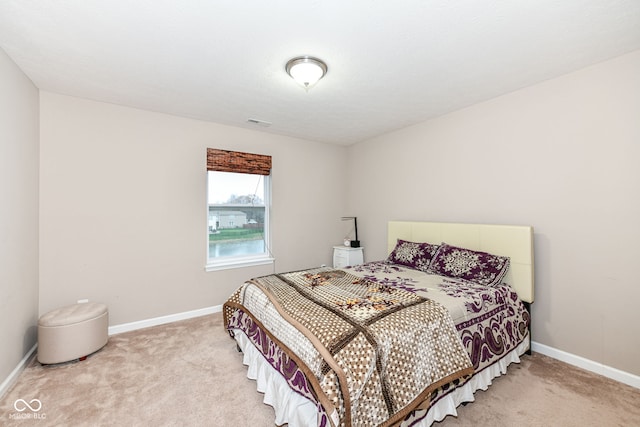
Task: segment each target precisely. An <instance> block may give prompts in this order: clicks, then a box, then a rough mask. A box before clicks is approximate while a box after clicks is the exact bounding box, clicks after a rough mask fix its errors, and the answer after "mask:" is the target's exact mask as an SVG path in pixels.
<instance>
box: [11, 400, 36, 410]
mask: <svg viewBox="0 0 640 427" xmlns="http://www.w3.org/2000/svg"><path fill="white" fill-rule="evenodd" d="M34 402H35V403H36V404H35V405H34ZM19 404H20V405H19ZM31 405H33V406H31ZM13 407H14V408H15V410H16V411H18V412H23V411H26V410H27V408H29V409H31V412H38V411H39V410H40V409H42V402H40V401H39V400H38V399H33V400H31V401H30V402H29V403H27V401H26V400H24V399H18V400H16V401H15V402H13Z"/></svg>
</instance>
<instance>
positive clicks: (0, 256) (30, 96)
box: [0, 49, 38, 383]
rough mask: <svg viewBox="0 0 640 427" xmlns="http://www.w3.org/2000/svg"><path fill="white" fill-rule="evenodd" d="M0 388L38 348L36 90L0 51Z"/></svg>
mask: <svg viewBox="0 0 640 427" xmlns="http://www.w3.org/2000/svg"><path fill="white" fill-rule="evenodd" d="M0 203H1V205H2V207H1V208H0V383H2V382H3V381H4V380H5V379H6V378H7V377H8V375H9V374H10V373H11V371H13V369H14V368H15V367H16V366H17V365H18V363H19V362H20V359H22V357H23V356H24V355H25V354H26V353H27V352H28V351H29V349H30V348H31V347H32V346H33V345H34V344H35V342H36V325H37V321H38V89H37V88H36V87H35V86H34V85H33V83H31V81H30V80H29V79H28V78H27V77H26V76H25V75H24V74H23V73H22V71H20V69H18V67H17V66H16V65H15V64H14V63H13V62H12V61H11V59H9V57H8V56H7V55H6V54H5V53H4V51H2V50H1V49H0Z"/></svg>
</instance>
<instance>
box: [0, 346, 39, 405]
mask: <svg viewBox="0 0 640 427" xmlns="http://www.w3.org/2000/svg"><path fill="white" fill-rule="evenodd" d="M37 347H38V343H35V344H34V345H33V347H31V350H29V351H28V352H27V354H25V355H24V357H23V358H22V360H20V363H18V366H16V367H15V369H14V370H13V371H11V373H10V374H9V376H8V377H7V378H6V379H5V380H4V381H3V382H2V384H0V399H1V398H2V397H3V396H4V394H5V393H6V392H7V391H9V389H10V388H11V386H12V385H13V384H14V383H15V382H16V381H17V380H18V377H19V376H20V374H21V373H22V371H24V368H26V367H27V365H28V364H29V362H30V361H31V357H32V356H33V355H34V354H35V352H36V348H37Z"/></svg>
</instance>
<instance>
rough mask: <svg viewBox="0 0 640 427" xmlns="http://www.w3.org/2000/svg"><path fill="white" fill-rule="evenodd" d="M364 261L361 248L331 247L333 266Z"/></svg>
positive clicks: (346, 265) (356, 263)
mask: <svg viewBox="0 0 640 427" xmlns="http://www.w3.org/2000/svg"><path fill="white" fill-rule="evenodd" d="M362 263H364V254H363V250H362V248H350V247H348V246H334V247H333V268H342V267H348V266H351V265H358V264H362Z"/></svg>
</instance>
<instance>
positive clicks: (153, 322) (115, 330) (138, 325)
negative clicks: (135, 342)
mask: <svg viewBox="0 0 640 427" xmlns="http://www.w3.org/2000/svg"><path fill="white" fill-rule="evenodd" d="M221 311H222V306H221V305H215V306H212V307H206V308H201V309H198V310H192V311H185V312H183V313H176V314H170V315H168V316H161V317H154V318H153V319H146V320H140V321H137V322H131V323H123V324H122V325H115V326H109V335H115V334H121V333H123V332H129V331H135V330H137V329H142V328H148V327H150V326H157V325H164V324H165V323H171V322H177V321H179V320H186V319H192V318H194V317H200V316H206V315H207V314H213V313H219V312H221Z"/></svg>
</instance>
